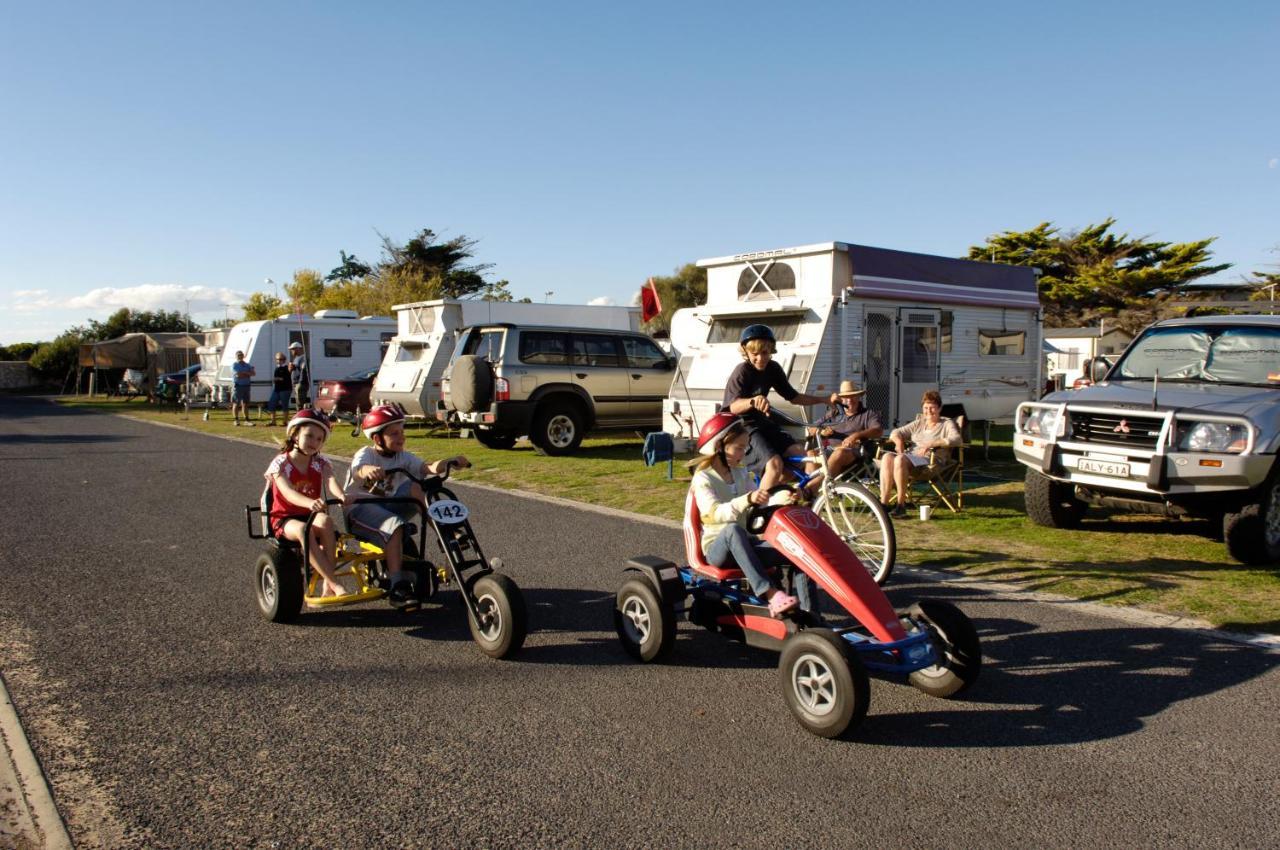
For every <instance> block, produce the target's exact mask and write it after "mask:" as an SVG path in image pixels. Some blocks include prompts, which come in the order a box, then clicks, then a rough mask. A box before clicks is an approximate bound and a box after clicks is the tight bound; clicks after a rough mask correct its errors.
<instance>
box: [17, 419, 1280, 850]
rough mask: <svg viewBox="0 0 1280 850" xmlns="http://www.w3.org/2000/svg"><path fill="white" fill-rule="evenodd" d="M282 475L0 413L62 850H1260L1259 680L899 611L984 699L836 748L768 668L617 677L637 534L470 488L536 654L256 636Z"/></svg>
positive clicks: (879, 686)
mask: <svg viewBox="0 0 1280 850" xmlns="http://www.w3.org/2000/svg"><path fill="white" fill-rule="evenodd" d="M270 456H271V452H270V450H268V449H266V448H259V447H253V446H248V445H245V444H242V443H237V442H232V441H227V440H222V439H216V438H212V437H207V436H202V435H198V434H193V433H188V432H183V431H179V430H175V429H169V428H162V427H157V426H154V425H149V424H144V423H139V422H133V421H129V420H126V419H123V418H119V417H111V416H105V415H100V414H90V413H79V412H74V411H68V410H65V409H61V408H58V407H55V406H54V405H51V404H48V403H46V402H44V401H31V400H23V399H17V398H0V481H3V483H4V492H5V494H6V496H7V499H6V505H5V513H6V514H7V515H6V517H5V519H4V521H3V523H2V524H0V552H3V553H4V558H3V559H0V588H2V590H0V670H2V671H3V674H4V677H5V681H6V682H7V684H8V686H9V689H10V692H11V695H12V697H13V700H14V702H15V704H16V705H17V706H18V709H19V712H20V714H21V718H22V722H23V724H24V726H25V728H26V730H27V734H28V736H29V737H30V739H31V742H32V746H33V748H34V750H35V752H36V753H37V755H38V756H39V758H40V760H41V761H42V763H43V765H44V767H45V771H46V773H47V774H48V776H49V778H50V781H51V785H52V788H53V792H54V797H55V800H56V801H57V803H58V806H59V808H60V810H61V811H62V813H63V816H64V818H65V820H66V821H67V824H68V827H69V829H70V831H71V834H72V836H73V837H74V838H75V840H76V842H77V844H78V846H81V847H93V846H109V847H175V848H177V847H192V846H202V847H238V848H239V847H263V848H276V847H281V848H287V847H401V846H403V847H427V846H436V847H542V846H559V847H640V846H650V847H713V846H714V847H719V846H726V847H727V846H740V847H777V846H797V847H833V848H852V847H871V846H876V847H880V846H894V845H908V846H915V847H948V848H961V847H990V846H1016V847H1032V846H1035V847H1113V846H1116V845H1125V846H1148V847H1155V846H1159V847H1192V846H1195V847H1203V846H1215V847H1251V848H1258V847H1268V846H1280V731H1278V730H1280V723H1278V721H1277V718H1278V717H1280V710H1278V709H1280V698H1278V694H1280V672H1278V671H1277V664H1278V663H1280V656H1277V655H1276V654H1268V653H1265V652H1263V651H1260V650H1258V649H1255V648H1251V647H1245V646H1240V645H1235V644H1231V643H1225V642H1217V641H1214V640H1213V639H1212V638H1210V637H1206V636H1203V635H1198V634H1192V633H1188V632H1182V631H1175V630H1169V629H1159V628H1145V627H1134V626H1132V625H1128V624H1125V623H1121V622H1119V621H1117V620H1114V619H1109V618H1104V617H1098V616H1094V615H1090V614H1085V613H1082V612H1080V611H1079V610H1077V609H1072V608H1070V607H1069V606H1050V605H1042V604H1035V603H1028V602H1022V601H1013V600H1010V599H1008V598H1006V597H1001V596H998V595H990V594H986V593H980V592H977V591H974V590H966V589H965V588H964V587H963V586H962V585H958V584H956V583H948V584H947V585H945V586H930V585H927V584H924V583H921V582H916V583H912V582H911V581H909V580H906V581H900V582H898V583H896V584H895V586H894V588H893V590H892V592H891V596H892V597H893V599H894V601H895V603H897V604H899V605H905V604H907V603H909V602H910V601H911V600H912V599H914V598H918V597H922V596H934V597H940V598H950V599H952V600H953V601H956V602H957V603H959V604H960V605H962V606H963V607H964V609H965V610H966V611H967V612H968V613H969V614H970V616H971V617H973V618H974V620H975V621H976V623H977V625H978V627H979V629H980V631H981V633H982V637H983V641H984V654H985V659H986V664H987V666H986V669H985V670H984V673H983V677H982V679H981V681H980V682H979V683H978V685H977V686H976V688H975V689H974V690H973V691H972V692H971V693H970V695H969V696H967V697H966V698H965V699H964V700H962V701H956V702H948V701H940V700H934V699H931V698H929V697H926V696H924V695H923V694H920V693H918V692H916V691H915V690H914V689H912V688H911V687H909V686H907V685H905V684H901V683H897V682H888V681H883V680H875V681H873V683H872V704H871V713H870V715H869V717H868V718H867V720H866V722H865V723H864V724H863V726H862V727H861V729H860V730H859V732H858V733H857V735H856V737H855V738H854V739H853V740H849V741H827V740H823V739H819V738H815V737H812V736H810V735H808V734H807V733H805V732H804V731H802V730H801V729H800V728H799V727H798V726H797V725H796V724H795V723H794V721H793V720H792V719H791V717H790V715H789V714H788V713H787V711H786V708H785V706H784V704H783V701H782V697H781V695H780V692H779V682H778V677H777V673H776V670H775V664H776V658H775V657H774V656H772V655H769V654H767V653H763V652H758V651H755V650H749V649H745V648H742V647H739V646H736V645H733V644H729V643H727V642H726V641H724V640H723V639H722V638H721V637H719V636H716V635H711V634H708V633H705V632H702V631H700V630H698V629H696V628H694V627H692V626H689V625H687V624H686V625H682V626H681V632H680V640H679V642H678V644H677V650H676V653H675V658H674V660H673V661H672V662H671V663H669V664H665V665H661V666H639V665H636V664H633V663H631V662H630V661H629V660H628V659H627V658H626V657H625V656H624V655H623V653H622V651H621V649H620V648H619V647H618V644H617V640H616V637H615V636H614V634H613V628H612V620H611V611H612V608H611V606H612V597H613V592H614V591H615V590H616V588H617V585H618V583H619V570H620V568H621V566H622V564H623V562H624V561H625V559H626V558H627V557H628V556H630V555H634V554H639V553H653V554H658V555H664V556H667V557H671V558H675V557H677V556H678V549H679V540H678V537H677V535H676V534H675V533H673V532H672V531H671V530H669V529H666V528H662V527H659V526H655V525H651V524H648V523H643V522H639V521H635V520H628V519H624V518H618V517H610V516H604V515H601V514H598V513H591V512H585V511H579V510H575V509H570V508H565V507H563V506H558V505H554V504H549V503H544V502H538V501H533V500H530V499H527V498H521V497H517V496H512V495H508V494H502V493H494V492H490V491H486V490H480V489H475V488H467V487H465V485H462V484H459V486H458V488H457V489H458V492H459V494H460V496H461V497H462V498H463V499H465V500H466V501H467V503H468V504H469V506H470V507H471V509H472V511H473V525H474V527H475V528H476V530H477V533H478V534H479V537H480V541H481V544H482V546H483V547H484V549H485V552H486V554H488V555H491V556H492V555H497V556H500V557H502V558H503V560H504V561H505V562H506V565H507V567H506V571H507V572H508V573H509V574H510V575H512V576H513V577H514V578H515V579H516V580H517V581H518V582H519V583H520V585H521V586H522V588H524V590H525V594H526V599H527V601H528V604H529V608H530V616H531V619H532V621H533V625H534V626H535V627H536V629H537V630H536V631H535V632H533V633H532V634H531V635H530V637H529V640H528V641H527V643H526V646H525V649H524V651H523V652H522V653H521V654H520V655H519V656H518V657H517V659H515V660H513V661H505V662H500V661H492V660H490V659H488V658H486V657H484V656H483V655H481V654H480V652H479V651H478V650H477V649H476V647H475V645H474V644H473V643H472V642H471V640H470V636H469V634H468V631H467V628H466V624H465V619H464V617H465V615H464V613H463V611H462V609H461V608H460V606H459V604H458V602H457V600H456V597H455V596H454V595H453V594H452V593H446V594H445V597H444V603H443V604H442V605H438V606H431V607H428V608H427V609H426V610H424V611H423V612H422V613H421V614H418V615H416V616H412V617H409V618H405V617H402V616H401V615H398V614H396V613H394V612H392V611H391V610H390V609H388V608H386V607H384V606H383V605H381V604H380V603H373V604H369V605H367V606H363V607H359V608H347V609H345V610H339V611H332V612H324V613H308V614H305V615H304V616H303V618H302V620H301V621H300V622H299V624H297V625H292V626H279V625H272V624H269V623H266V622H264V621H262V620H261V619H259V617H258V614H257V612H256V609H255V607H254V603H253V599H252V590H251V567H252V564H253V562H254V559H255V558H256V556H257V554H258V552H259V551H260V549H259V545H258V544H257V543H255V542H252V541H250V540H249V539H248V538H247V536H246V534H245V525H244V520H243V516H242V507H243V505H245V504H246V503H248V502H252V501H254V500H255V499H256V496H257V493H258V491H259V490H260V488H261V477H260V476H261V473H262V470H263V469H264V468H265V467H266V465H267V462H268V461H269V459H270ZM547 463H555V461H554V459H550V458H548V459H547Z"/></svg>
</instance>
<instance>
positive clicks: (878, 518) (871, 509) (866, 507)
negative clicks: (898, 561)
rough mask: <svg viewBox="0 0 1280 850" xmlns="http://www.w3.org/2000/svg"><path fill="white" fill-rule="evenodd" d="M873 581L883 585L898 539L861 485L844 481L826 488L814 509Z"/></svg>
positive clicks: (891, 565)
mask: <svg viewBox="0 0 1280 850" xmlns="http://www.w3.org/2000/svg"><path fill="white" fill-rule="evenodd" d="M813 510H814V513H816V514H817V515H818V516H820V517H822V519H823V521H824V522H826V524H827V525H829V526H831V528H832V530H834V531H835V533H836V534H838V535H840V539H841V540H843V541H844V542H845V543H846V544H847V545H848V547H849V548H850V549H851V550H853V554H855V555H857V556H858V560H860V561H862V563H863V565H864V566H865V567H866V568H867V572H868V573H870V574H871V577H872V578H873V579H875V582H876V584H884V583H885V582H886V581H888V580H889V574H890V573H891V572H893V562H894V558H895V557H896V556H897V553H898V539H897V537H895V536H894V533H893V522H892V521H891V520H890V519H889V514H888V512H887V511H885V509H884V506H883V505H881V504H880V500H879V499H877V498H876V497H875V496H874V495H872V493H871V491H870V490H868V489H867V488H866V487H863V486H862V485H861V484H856V483H854V482H851V481H846V482H843V483H840V484H833V485H831V486H830V487H827V488H825V490H824V491H823V492H822V494H821V495H820V496H819V497H818V501H817V502H816V503H814V506H813Z"/></svg>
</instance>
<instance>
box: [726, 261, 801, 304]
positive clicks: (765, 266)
mask: <svg viewBox="0 0 1280 850" xmlns="http://www.w3.org/2000/svg"><path fill="white" fill-rule="evenodd" d="M795 294H796V273H795V272H794V271H792V270H791V266H789V265H787V264H786V263H780V262H778V261H777V260H760V261H758V262H755V263H747V267H746V268H745V269H743V270H742V274H740V275H738V300H739V301H759V300H761V299H766V298H767V299H773V298H781V297H783V296H784V295H795Z"/></svg>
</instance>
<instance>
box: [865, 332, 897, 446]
mask: <svg viewBox="0 0 1280 850" xmlns="http://www.w3.org/2000/svg"><path fill="white" fill-rule="evenodd" d="M893 320H894V314H893V311H892V310H874V309H868V310H867V313H866V319H864V324H863V328H862V346H863V348H862V372H863V378H864V380H865V381H866V385H867V394H866V396H865V397H864V400H863V404H865V405H866V407H867V409H868V410H875V411H878V412H879V413H880V416H881V417H882V418H883V419H884V423H885V425H891V424H893V422H894V406H893V403H894V396H893V348H894V345H893V338H894V333H893ZM886 433H887V432H886Z"/></svg>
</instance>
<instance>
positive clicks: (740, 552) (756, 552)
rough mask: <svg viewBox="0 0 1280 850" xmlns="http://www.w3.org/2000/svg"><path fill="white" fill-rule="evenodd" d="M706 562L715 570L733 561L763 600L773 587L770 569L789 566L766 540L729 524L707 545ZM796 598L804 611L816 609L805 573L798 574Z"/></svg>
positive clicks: (796, 575)
mask: <svg viewBox="0 0 1280 850" xmlns="http://www.w3.org/2000/svg"><path fill="white" fill-rule="evenodd" d="M706 556H707V563H709V564H711V565H712V566H714V567H723V566H725V565H726V564H727V563H729V562H730V561H732V562H733V563H734V564H735V565H737V567H738V569H740V570H742V574H743V575H744V576H746V577H747V583H748V584H750V585H751V591H752V592H753V593H754V594H755V595H756V596H759V597H761V598H763V597H764V594H765V593H767V592H768V591H769V588H771V587H773V586H774V585H773V582H771V581H769V576H768V575H767V574H766V573H765V569H766V568H767V567H768V566H784V565H790V564H791V562H790V561H788V560H787V559H786V558H785V557H784V556H783V555H782V553H781V552H779V551H778V550H777V549H774V548H773V547H772V546H770V545H769V544H768V543H765V542H763V541H760V542H756V541H753V540H752V539H751V535H750V534H748V533H747V530H746V529H745V528H743V527H742V526H740V525H738V524H737V523H730V524H729V525H726V526H725V527H724V528H723V529H721V530H720V534H719V535H718V536H717V537H716V539H715V540H712V541H711V543H710V544H709V545H708V546H707V551H706ZM795 586H796V598H797V599H799V600H800V609H801V610H802V611H812V610H813V598H812V591H811V588H810V586H809V577H808V576H807V575H805V574H804V572H803V571H801V570H799V569H797V570H796V571H795Z"/></svg>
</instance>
